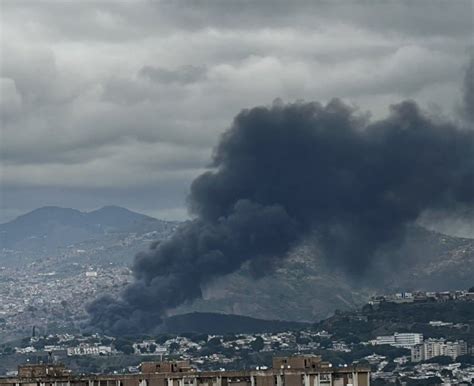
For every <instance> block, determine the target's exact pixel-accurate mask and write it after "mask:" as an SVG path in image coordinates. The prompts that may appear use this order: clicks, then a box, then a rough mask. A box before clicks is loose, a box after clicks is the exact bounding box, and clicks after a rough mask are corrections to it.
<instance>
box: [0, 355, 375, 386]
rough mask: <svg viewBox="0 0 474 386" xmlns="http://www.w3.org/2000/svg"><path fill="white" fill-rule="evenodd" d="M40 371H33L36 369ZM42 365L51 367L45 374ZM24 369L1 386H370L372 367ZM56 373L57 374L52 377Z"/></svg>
mask: <svg viewBox="0 0 474 386" xmlns="http://www.w3.org/2000/svg"><path fill="white" fill-rule="evenodd" d="M33 366H35V367H36V368H35V369H34V370H33V369H32V367H33ZM38 366H44V367H48V368H49V370H48V371H47V372H46V371H42V369H39V368H38ZM53 367H54V366H51V365H26V366H20V367H19V372H18V376H17V377H15V378H0V385H1V386H370V368H368V367H366V366H361V365H353V366H346V367H341V368H335V367H332V366H331V365H330V364H329V363H326V362H322V361H321V359H320V358H319V357H315V356H307V357H289V358H275V359H274V361H273V368H271V369H267V370H249V371H197V370H196V369H194V368H192V367H191V366H190V365H189V363H188V362H179V363H178V362H173V363H167V362H162V363H159V362H151V363H144V364H143V365H142V366H141V372H140V373H139V374H130V375H89V376H83V375H81V376H75V375H72V374H70V373H68V372H67V371H66V370H65V369H64V367H63V366H62V367H60V368H58V369H57V371H54V369H53ZM50 374H53V375H50Z"/></svg>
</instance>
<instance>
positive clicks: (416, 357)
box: [411, 339, 468, 362]
mask: <svg viewBox="0 0 474 386" xmlns="http://www.w3.org/2000/svg"><path fill="white" fill-rule="evenodd" d="M467 353H468V351H467V343H466V342H464V341H462V340H458V341H455V342H446V341H445V340H444V339H427V340H425V341H424V342H423V343H422V344H418V345H415V346H413V347H412V349H411V360H412V362H421V361H426V360H428V359H431V358H434V357H438V356H448V357H451V358H452V359H456V358H457V357H458V356H461V355H466V354H467Z"/></svg>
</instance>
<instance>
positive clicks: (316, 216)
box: [89, 99, 474, 333]
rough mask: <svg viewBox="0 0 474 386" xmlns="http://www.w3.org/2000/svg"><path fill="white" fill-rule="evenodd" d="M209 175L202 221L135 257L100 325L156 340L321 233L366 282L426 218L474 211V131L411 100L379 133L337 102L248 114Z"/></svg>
mask: <svg viewBox="0 0 474 386" xmlns="http://www.w3.org/2000/svg"><path fill="white" fill-rule="evenodd" d="M212 167H213V170H212V171H209V172H206V173H204V174H202V175H201V176H199V177H198V178H196V179H195V180H194V182H193V183H192V186H191V194H190V197H189V204H190V209H191V211H192V213H193V214H194V215H195V216H196V219H195V220H193V221H190V222H188V223H186V224H184V225H183V226H182V227H181V228H180V229H179V231H178V232H177V233H176V234H175V235H174V236H173V237H172V238H171V239H170V240H169V241H165V242H163V243H162V244H155V245H153V246H152V247H151V249H150V250H149V251H147V252H144V253H140V254H138V255H137V257H136V259H135V263H134V266H133V271H134V274H135V278H136V281H135V282H134V283H132V284H131V285H130V286H128V287H127V288H126V290H125V291H124V293H123V294H122V298H121V299H120V300H119V301H118V302H116V301H114V300H112V299H99V300H98V301H96V302H95V303H93V304H92V305H91V306H90V308H89V312H90V313H91V315H92V324H93V325H95V326H96V327H98V328H102V329H105V330H109V331H113V332H115V333H123V332H131V331H137V330H144V331H146V330H149V329H151V328H153V327H156V326H157V325H158V324H159V321H160V319H161V318H162V317H163V316H165V315H166V312H167V310H169V309H172V308H175V307H176V306H178V305H180V304H182V303H184V302H189V301H192V300H194V299H196V298H198V297H200V296H201V286H202V285H203V284H205V283H206V282H207V281H209V280H212V279H213V278H215V277H217V276H222V275H225V274H228V273H231V272H233V271H235V270H237V269H239V268H240V267H241V266H242V264H244V263H247V262H248V263H249V264H250V266H251V267H252V268H253V271H254V273H255V274H256V275H261V274H265V273H266V272H268V270H269V268H270V267H271V266H272V265H273V264H275V263H276V262H277V261H278V260H279V259H281V258H284V257H285V255H286V254H287V253H288V251H289V250H290V248H291V247H292V246H294V245H295V244H297V243H298V242H299V241H300V240H301V238H302V237H304V236H305V235H308V234H309V233H313V232H315V233H316V234H317V237H318V241H319V243H320V245H321V247H322V249H323V252H324V253H323V255H324V256H325V258H326V259H327V261H328V262H329V263H330V264H332V265H333V266H335V267H338V269H341V270H344V271H345V272H346V273H347V274H348V275H362V277H363V274H364V270H366V269H367V268H368V267H370V266H371V264H372V263H373V260H374V259H375V258H376V256H377V251H379V250H381V249H383V248H386V247H391V246H393V244H395V243H397V242H398V241H400V240H402V239H403V236H404V232H405V227H406V226H407V225H408V224H411V223H413V222H414V221H415V220H416V219H417V218H418V217H419V215H420V214H421V213H422V212H423V211H424V210H426V209H429V208H443V207H445V206H450V205H455V204H456V203H461V204H465V203H471V204H472V202H473V201H474V132H472V131H463V130H461V129H458V128H457V127H455V126H453V125H452V124H450V123H437V122H434V121H432V120H430V119H429V118H428V117H426V116H425V115H424V114H422V113H421V112H420V110H419V108H418V106H417V105H416V103H414V102H411V101H406V102H402V103H400V104H398V105H395V106H393V107H392V108H391V115H390V116H389V117H388V118H387V119H384V120H380V121H377V122H374V123H368V122H367V121H366V119H365V116H363V115H358V114H357V113H356V112H355V111H354V110H353V109H352V108H350V107H348V106H347V105H345V104H344V103H342V102H341V101H339V100H337V99H334V100H332V101H331V102H329V103H328V104H327V105H323V104H320V103H294V104H288V105H284V104H282V103H280V102H277V103H275V104H274V105H273V106H272V107H270V108H266V107H256V108H253V109H250V110H244V111H242V112H241V113H240V114H239V115H238V116H237V117H236V118H235V120H234V123H233V125H232V127H231V128H230V129H229V130H228V131H227V132H226V133H225V134H224V135H223V137H222V139H221V141H220V143H219V145H218V146H217V148H216V151H215V154H214V157H213V164H212ZM116 310H117V311H116Z"/></svg>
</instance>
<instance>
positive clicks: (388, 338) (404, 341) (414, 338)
mask: <svg viewBox="0 0 474 386" xmlns="http://www.w3.org/2000/svg"><path fill="white" fill-rule="evenodd" d="M420 343H423V334H418V333H398V332H396V333H395V334H393V335H385V336H378V337H377V338H376V339H375V340H373V341H372V344H373V345H381V344H389V345H390V346H394V347H403V348H411V347H413V346H415V345H417V344H420Z"/></svg>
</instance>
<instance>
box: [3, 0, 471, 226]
mask: <svg viewBox="0 0 474 386" xmlns="http://www.w3.org/2000/svg"><path fill="white" fill-rule="evenodd" d="M0 4H1V16H0V17H1V20H0V21H1V39H2V42H1V82H0V96H1V115H2V121H1V123H2V128H1V138H0V140H1V152H2V169H1V184H2V186H1V191H0V193H1V197H0V199H1V206H2V208H1V209H2V210H1V213H0V222H4V221H7V220H9V219H11V218H13V217H15V216H17V215H19V214H22V213H24V212H26V211H28V210H31V209H35V208H37V207H39V206H43V205H59V206H66V207H74V208H78V209H83V210H89V209H94V208H97V207H100V206H103V205H107V204H117V205H122V206H126V207H128V208H131V209H134V210H138V211H141V212H145V213H148V214H150V215H153V216H157V217H161V218H168V219H183V218H185V217H186V205H185V198H186V193H187V189H188V186H189V183H190V182H191V180H192V179H193V178H194V177H195V176H196V175H197V174H199V173H200V172H201V171H202V170H204V168H205V167H206V164H207V163H208V162H209V159H210V155H211V153H212V147H213V146H214V145H215V144H216V142H217V140H218V139H219V135H220V133H222V131H223V130H225V129H226V128H227V127H228V126H229V125H230V123H231V121H232V118H233V116H235V115H236V113H238V111H239V110H241V109H242V108H246V107H252V106H254V105H262V104H263V105H266V104H270V103H271V102H272V101H273V100H274V99H275V98H277V97H279V98H281V99H283V100H284V101H288V102H289V101H294V100H297V99H304V100H319V101H327V100H329V99H330V98H332V97H334V96H337V97H341V98H343V99H344V100H345V101H347V102H349V103H352V104H355V105H357V106H359V107H360V108H361V109H362V110H371V111H372V113H373V116H374V117H375V118H377V117H381V116H384V115H385V114H386V112H387V106H388V105H390V104H391V103H395V102H397V101H400V100H401V99H405V98H412V99H416V100H417V101H418V102H419V103H420V105H421V106H422V107H423V108H424V109H427V110H429V111H431V112H432V113H434V114H442V115H447V116H450V115H453V114H454V112H455V111H456V109H457V106H458V104H459V103H460V100H461V87H460V86H461V83H462V78H463V73H464V70H465V68H466V67H467V63H468V61H469V56H470V53H471V52H472V51H471V50H472V44H473V20H474V16H473V2H472V1H471V0H467V1H463V0H457V1H436V0H433V1H423V0H419V1H412V0H411V1H401V0H397V1H359V2H356V1H337V0H336V1H325V2H316V1H312V2H298V1H281V2H279V1H269V0H268V1H217V0H216V1H196V2H184V1H152V0H148V1H145V0H144V1H107V0H102V1H58V0H54V1H41V0H25V1H22V0H11V1H8V0H0Z"/></svg>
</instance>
